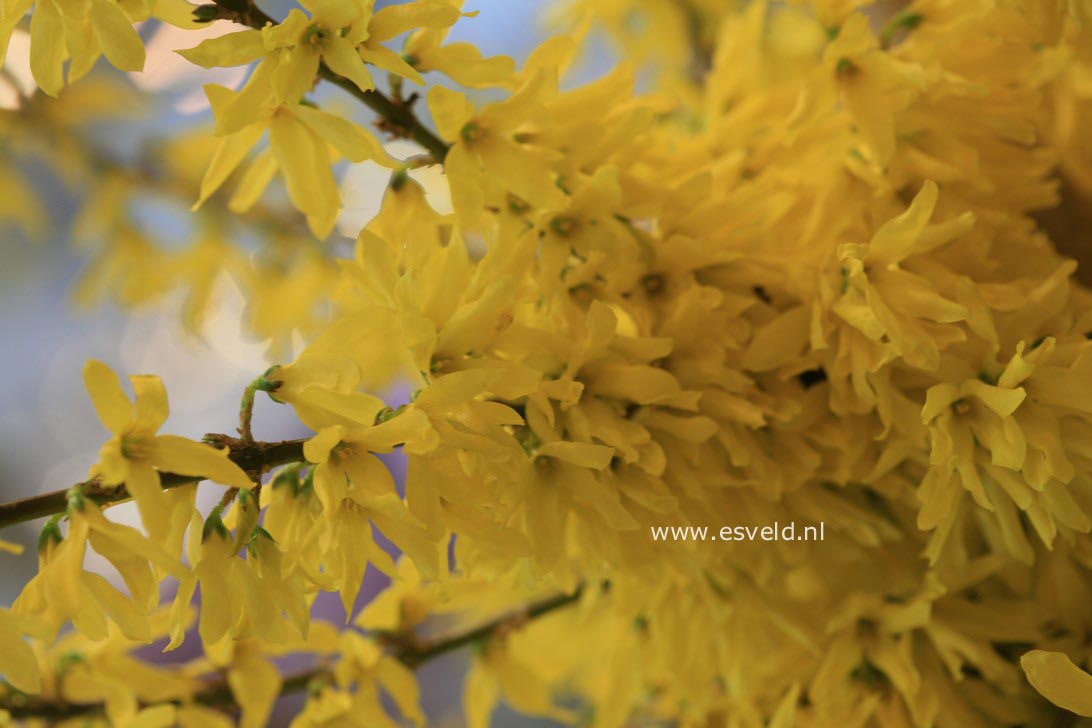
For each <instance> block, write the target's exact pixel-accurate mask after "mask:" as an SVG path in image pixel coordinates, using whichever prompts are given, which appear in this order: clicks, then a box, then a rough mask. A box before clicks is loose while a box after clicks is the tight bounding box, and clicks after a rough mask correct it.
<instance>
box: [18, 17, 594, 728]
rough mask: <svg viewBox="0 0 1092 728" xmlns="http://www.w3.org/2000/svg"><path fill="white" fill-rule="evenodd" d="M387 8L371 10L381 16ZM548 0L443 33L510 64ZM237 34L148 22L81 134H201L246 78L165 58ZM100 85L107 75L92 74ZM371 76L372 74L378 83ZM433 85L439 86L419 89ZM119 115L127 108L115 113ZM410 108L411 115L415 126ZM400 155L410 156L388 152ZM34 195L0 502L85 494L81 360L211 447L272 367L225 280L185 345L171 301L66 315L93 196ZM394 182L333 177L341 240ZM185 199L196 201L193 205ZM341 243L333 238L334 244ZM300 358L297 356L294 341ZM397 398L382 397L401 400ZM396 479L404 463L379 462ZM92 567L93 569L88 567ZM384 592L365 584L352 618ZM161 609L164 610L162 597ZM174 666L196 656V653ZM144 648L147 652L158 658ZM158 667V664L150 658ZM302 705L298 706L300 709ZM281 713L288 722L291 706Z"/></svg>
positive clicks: (162, 221)
mask: <svg viewBox="0 0 1092 728" xmlns="http://www.w3.org/2000/svg"><path fill="white" fill-rule="evenodd" d="M388 4H391V3H390V2H384V1H383V0H379V2H377V7H382V6H384V5H388ZM546 4H547V3H546V2H544V0H477V1H474V0H469V1H468V2H467V3H466V4H465V7H464V10H466V11H475V10H477V11H481V12H480V14H479V15H478V16H477V17H473V18H464V19H463V20H462V21H460V22H459V23H458V24H457V25H456V26H455V28H454V29H453V30H452V33H451V35H450V36H449V40H453V41H454V40H461V41H470V42H472V43H474V44H475V45H477V46H478V47H479V48H480V49H481V50H482V52H483V53H484V54H485V55H496V54H504V55H510V56H512V57H513V58H514V59H515V60H516V62H517V64H518V63H521V62H522V60H523V59H524V58H526V56H527V54H528V52H529V51H530V50H531V49H532V48H534V47H535V45H537V44H538V43H539V42H541V41H542V40H544V39H545V38H546V37H548V36H549V35H550V34H551V32H550V31H551V28H550V27H548V25H547V23H546V22H545V21H544V19H543V17H542V10H543V7H544V6H545V5H546ZM262 5H263V7H264V8H265V9H266V10H267V11H268V12H269V13H270V14H271V15H273V16H274V17H283V16H284V15H285V14H286V12H287V9H288V7H290V5H288V4H286V3H285V4H283V6H281V7H278V4H271V3H262ZM234 29H237V27H233V26H231V25H230V24H228V23H217V24H213V26H212V27H210V29H209V30H208V31H180V30H176V29H174V28H171V27H168V26H164V25H161V24H159V23H156V22H155V21H150V22H148V23H145V24H143V26H142V27H141V28H140V32H141V35H142V37H143V38H144V40H145V44H146V47H147V52H148V55H147V63H146V66H145V71H144V72H143V73H139V74H130V77H129V79H128V81H129V82H130V83H131V84H132V85H133V86H134V87H136V88H138V89H141V90H142V91H144V92H147V93H146V96H147V98H146V99H145V103H146V105H147V107H146V108H145V109H144V110H143V112H142V113H141V114H139V115H134V116H133V117H132V118H127V119H125V120H123V121H116V122H110V123H107V124H99V125H97V126H96V127H95V128H94V129H93V132H92V135H93V138H94V141H95V142H96V144H98V145H101V146H102V148H106V149H109V150H111V152H112V153H113V154H114V155H115V157H116V158H121V159H125V158H131V157H132V156H133V154H134V150H138V149H142V148H146V147H147V146H148V145H149V144H151V145H154V144H155V141H156V139H157V138H162V137H164V136H165V135H167V134H168V133H170V132H171V131H172V130H176V129H179V128H198V127H200V126H201V125H203V124H207V123H208V122H209V120H210V119H211V114H210V113H209V111H208V106H207V103H206V102H205V95H204V93H203V92H202V90H201V85H202V84H203V83H208V82H210V81H211V82H216V83H221V84H224V85H228V86H232V87H235V88H237V87H239V86H240V85H241V84H242V82H243V81H244V80H245V74H246V71H245V69H219V70H213V71H204V70H202V69H198V68H196V67H194V66H191V65H189V64H188V63H186V62H185V61H183V60H182V59H181V58H179V57H178V56H176V55H175V54H174V53H173V50H175V49H179V48H188V47H192V46H194V45H196V44H197V43H198V42H199V40H200V39H201V37H202V34H204V35H205V36H206V37H208V36H212V35H219V34H222V33H224V32H230V31H231V30H234ZM27 47H28V43H27V40H26V36H25V34H22V35H21V34H19V33H18V32H17V33H16V35H15V36H14V37H13V39H12V43H11V49H10V51H9V53H8V58H7V61H6V63H5V66H4V69H3V82H2V83H0V86H2V88H0V106H3V107H4V108H5V109H7V110H8V111H6V112H4V113H9V112H10V113H17V107H18V105H19V104H20V97H19V94H20V92H21V93H24V94H26V93H29V92H30V91H32V90H33V86H32V84H31V83H30V82H29V71H28V61H27ZM608 64H609V59H608V58H607V55H606V52H605V51H593V52H591V53H590V54H589V56H588V57H586V58H584V59H583V60H582V61H581V62H580V64H579V66H578V68H577V69H576V70H575V71H574V73H573V74H572V77H571V78H569V79H568V80H567V83H575V82H577V81H579V80H580V79H581V78H584V79H586V78H588V77H594V76H596V75H598V74H599V73H601V72H602V71H603V70H605V69H606V68H607V66H608ZM96 73H116V72H114V71H113V70H112V69H109V68H108V67H105V64H103V63H100V68H99V69H97V70H96ZM379 76H380V74H376V77H377V81H380V82H381V79H380V78H379ZM427 80H429V81H430V82H433V81H435V80H436V79H433V78H428V79H427ZM315 98H316V99H317V100H318V101H319V102H320V103H323V104H325V103H331V104H335V105H336V106H337V108H338V109H339V111H348V110H350V109H351V111H352V115H353V116H354V117H355V118H356V119H357V120H358V121H360V122H362V123H367V121H368V117H367V115H366V113H367V112H366V110H362V109H361V108H358V107H359V105H355V104H354V102H353V101H352V100H351V99H349V98H348V97H347V96H345V95H344V94H343V93H342V92H340V91H339V90H337V89H329V88H322V87H321V85H320V87H319V89H318V90H317V91H316V94H315ZM118 103H119V104H123V103H126V101H125V100H122V99H119V100H118ZM423 106H424V104H423V103H422V104H420V105H419V106H418V111H419V112H420V111H423V109H422V108H421V107H423ZM391 151H392V152H393V153H394V154H395V156H407V155H408V154H412V153H414V152H415V151H416V150H415V149H414V148H413V147H412V145H408V144H407V143H405V142H395V143H394V145H393V146H392V150H391ZM19 172H20V174H22V175H23V176H24V177H25V178H26V179H27V180H29V181H30V182H31V183H32V184H33V186H34V187H35V188H36V189H37V191H38V194H39V198H40V199H41V201H42V203H43V206H44V208H45V211H46V216H47V217H48V222H49V230H48V233H47V234H46V235H44V236H42V237H41V238H37V239H32V238H31V237H28V236H26V235H24V234H23V233H22V232H20V231H19V230H17V229H15V228H14V227H6V228H4V229H3V230H2V232H0V234H2V235H3V238H2V239H3V243H2V246H0V250H2V264H0V342H3V344H2V351H3V356H2V357H0V463H2V467H0V500H3V501H9V500H14V499H17V498H19V497H22V496H26V495H30V494H34V493H38V492H45V491H51V490H56V489H58V488H64V487H67V486H69V485H71V484H72V483H75V482H78V481H80V480H83V479H85V478H86V476H87V470H88V467H89V466H90V465H91V464H92V463H94V462H95V461H96V459H97V453H98V449H99V447H100V446H101V445H102V443H103V442H104V441H105V439H106V431H105V430H104V429H103V428H102V426H101V425H100V423H99V422H98V420H97V419H96V417H95V414H94V411H93V410H92V408H91V405H90V401H89V400H88V397H87V395H86V393H85V391H84V388H83V383H82V379H81V369H82V367H83V365H84V362H85V361H86V360H87V359H89V358H96V359H101V360H102V361H104V362H106V363H107V364H109V365H110V366H111V367H113V368H114V369H115V370H116V371H117V372H118V373H119V374H121V375H123V377H124V375H127V374H132V373H152V374H157V375H159V376H160V377H161V378H162V379H163V381H164V383H165V385H166V388H167V392H168V395H169V397H170V407H171V417H170V419H169V420H168V423H167V425H166V426H165V427H164V428H163V431H164V432H171V433H176V434H181V435H185V436H188V437H191V438H199V437H200V436H201V435H202V434H204V433H206V432H210V431H212V432H232V431H233V430H234V427H235V424H236V422H237V417H238V405H239V397H240V395H241V393H242V391H243V389H244V387H245V386H246V384H247V383H248V382H249V381H250V380H252V379H253V378H254V377H255V376H257V375H258V374H260V373H261V372H262V371H264V369H265V368H266V367H267V366H268V364H269V362H268V361H267V358H266V354H267V349H268V347H267V342H262V341H255V340H252V339H250V338H248V336H247V335H246V334H245V333H244V332H243V330H242V326H241V318H242V316H243V309H244V301H243V298H242V295H241V293H240V291H239V289H238V288H237V287H236V286H235V284H234V283H233V282H232V280H231V279H230V278H228V277H226V276H225V277H224V278H222V279H221V280H219V281H218V282H217V284H216V287H215V290H214V293H213V297H212V306H211V309H210V313H209V315H208V320H207V323H206V325H205V326H204V328H203V331H202V334H201V335H200V336H197V335H193V334H190V333H187V332H186V331H185V330H184V329H183V327H182V325H181V321H180V315H179V311H180V308H181V306H182V300H181V297H180V296H175V295H171V296H167V297H166V298H164V299H162V300H159V301H157V302H156V303H155V304H153V305H151V306H146V307H141V308H139V309H137V310H135V311H133V310H122V309H120V308H118V307H116V306H115V305H113V304H109V303H107V304H102V305H98V304H95V305H92V306H77V305H76V304H75V302H74V300H73V289H74V287H75V286H76V284H77V282H78V281H79V280H80V278H81V276H82V274H83V272H84V270H85V267H86V265H87V263H88V255H87V252H86V251H84V250H81V249H80V246H79V245H78V244H74V243H73V240H72V238H73V236H72V227H73V223H74V221H75V219H76V217H77V216H78V214H79V210H80V207H81V204H82V202H83V201H84V200H85V199H86V197H87V195H90V194H93V193H94V192H96V190H94V189H83V188H76V189H73V188H72V187H71V186H70V185H68V184H66V183H65V182H64V181H62V179H60V178H59V177H58V175H57V174H56V172H55V171H54V170H52V169H49V168H48V167H47V166H46V165H42V164H36V163H34V162H30V163H28V164H27V165H26V166H25V167H24V168H21V169H20V170H19ZM388 174H389V172H386V171H383V170H380V169H379V168H378V167H376V166H374V165H370V164H369V163H365V164H362V165H354V166H352V167H350V168H347V169H345V170H343V172H342V187H343V197H344V198H345V204H346V209H345V212H344V215H343V219H342V221H341V225H340V227H341V229H343V230H345V231H347V232H348V233H349V235H350V236H355V234H356V231H357V230H359V228H360V227H361V226H362V225H363V224H364V223H366V222H367V221H368V220H369V219H370V218H371V217H372V216H373V215H374V214H375V212H376V211H377V210H378V204H379V200H380V196H381V194H382V191H383V188H384V186H385V184H386V181H387V176H388ZM421 174H422V178H421V180H420V181H421V182H422V184H424V185H426V187H427V188H428V189H429V190H430V193H431V201H432V202H433V204H434V206H436V207H437V208H438V209H439V210H440V211H442V212H447V211H449V209H450V208H449V207H448V209H444V208H445V207H447V206H448V205H449V203H448V201H447V200H446V199H445V198H446V190H445V189H444V187H445V183H444V182H443V180H442V178H440V176H439V172H438V171H432V172H429V171H427V170H426V171H424V172H422V173H421ZM194 196H196V189H195V190H194ZM176 212H177V211H175V212H174V213H172V212H171V211H167V210H163V209H158V208H155V207H150V208H149V209H147V210H143V211H140V214H142V215H143V217H144V223H145V224H147V225H150V226H152V227H153V228H156V229H158V230H159V231H160V232H161V233H164V235H163V237H164V238H167V239H169V238H170V232H171V229H172V226H181V225H184V224H185V223H184V222H183V221H180V220H179V219H178V216H177V214H176ZM339 238H340V239H339ZM326 244H327V245H331V246H335V248H336V247H337V246H341V248H343V249H344V251H350V250H351V239H350V238H348V237H344V236H339V234H338V233H334V235H333V236H331V238H330V240H328V241H327V243H326ZM297 346H298V342H297ZM400 396H401V397H404V396H405V394H404V393H399V392H398V391H397V390H396V391H393V392H391V393H390V397H391V399H392V400H394V401H397V400H398V398H399V397H400ZM293 420H294V418H293V417H292V414H291V412H290V411H289V410H288V408H285V407H281V406H278V405H276V404H274V403H272V402H270V401H269V400H268V399H267V398H264V397H259V399H258V404H257V409H256V412H255V418H254V423H255V427H254V431H255V435H256V436H257V437H258V438H259V439H265V440H279V439H284V438H293V437H301V436H306V435H307V434H308V433H307V432H306V431H305V430H302V429H301V428H300V426H299V425H298V424H293ZM389 462H390V465H391V467H392V469H393V470H394V471H395V472H396V473H397V472H398V471H399V470H400V469H401V463H399V462H398V459H397V456H394V457H392V458H391V459H390V461H389ZM220 492H221V491H220V489H219V488H218V487H216V486H210V485H205V486H202V488H201V489H200V490H199V496H198V498H199V505H200V506H201V507H202V510H207V508H209V507H211V505H213V504H214V503H215V502H216V501H217V500H218V498H219V495H220ZM111 518H113V519H115V520H118V521H121V522H126V523H131V524H137V523H138V518H137V515H136V511H135V508H134V506H133V505H132V504H125V505H121V506H117V507H116V508H115V509H114V510H112V512H111ZM41 525H42V522H41V521H38V522H32V523H27V524H23V525H21V526H16V527H13V528H10V529H7V530H6V531H4V532H3V533H0V538H3V539H5V540H8V541H14V542H17V543H20V544H23V545H24V546H26V547H27V550H26V552H25V553H24V554H23V555H22V556H20V557H14V556H6V555H5V556H3V562H2V566H0V604H4V605H7V604H10V603H11V601H12V600H13V599H14V598H15V597H16V596H17V594H18V592H19V589H20V588H21V585H22V584H24V583H26V581H27V580H28V579H29V578H30V577H31V576H32V575H33V574H34V572H35V570H36V567H37V558H36V554H35V553H34V546H33V545H34V544H35V543H36V540H37V537H38V531H39V529H40V528H41ZM89 567H90V568H92V569H93V568H95V564H94V563H90V564H89ZM381 586H382V582H381V580H380V579H379V578H376V575H375V574H374V573H372V572H371V570H369V576H368V578H367V579H366V583H365V588H364V589H363V590H362V592H361V596H360V599H359V601H358V608H359V605H360V604H361V603H363V602H364V601H366V600H367V599H368V598H369V597H370V596H371V595H372V594H374V593H375V590H376V589H377V588H380V587H381ZM165 596H169V595H165ZM315 613H316V616H322V617H325V618H327V619H332V620H335V621H340V620H343V619H344V618H345V615H344V611H343V609H342V607H341V605H340V603H339V601H338V598H337V595H336V594H328V595H322V596H321V597H320V599H319V601H318V603H317V605H316V610H315ZM189 642H190V644H189V645H188V646H187V647H184V648H183V649H180V650H179V651H178V654H177V655H175V656H172V658H171V659H172V660H173V659H178V658H185V657H192V656H193V649H194V647H195V645H194V643H195V640H191V641H189ZM157 652H158V650H157V649H151V650H150V653H151V654H155V653H157ZM157 659H163V658H157ZM464 663H465V655H459V654H456V655H452V656H450V657H448V658H444V659H442V660H438V661H435V662H433V663H431V664H429V665H428V666H426V667H425V668H423V672H422V675H421V680H422V685H423V686H425V689H424V691H423V693H424V694H423V703H424V706H425V709H426V712H427V713H428V714H429V716H430V724H433V723H434V724H436V725H452V726H455V725H460V724H461V722H462V719H461V717H460V713H459V693H460V690H461V676H462V672H463V664H464ZM297 705H298V701H297ZM282 707H284V708H290V707H296V706H292V705H290V704H286V705H284V706H282ZM292 712H294V710H287V709H286V710H278V720H277V723H278V724H287V722H288V720H289V716H290V715H291V713H292ZM496 724H497V725H501V726H503V725H542V723H536V722H535V721H528V720H526V719H521V718H517V717H515V716H514V715H513V714H510V713H502V714H500V715H498V716H497V723H496Z"/></svg>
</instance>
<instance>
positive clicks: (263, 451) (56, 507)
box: [0, 435, 304, 528]
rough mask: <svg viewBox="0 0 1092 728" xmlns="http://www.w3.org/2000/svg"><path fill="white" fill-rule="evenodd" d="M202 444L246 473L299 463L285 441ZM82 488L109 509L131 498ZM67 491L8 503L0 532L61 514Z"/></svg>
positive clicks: (169, 484)
mask: <svg viewBox="0 0 1092 728" xmlns="http://www.w3.org/2000/svg"><path fill="white" fill-rule="evenodd" d="M205 440H206V442H208V443H209V444H211V445H214V446H216V447H228V448H230V449H231V453H230V454H229V455H228V457H230V458H231V460H232V461H233V462H234V463H235V464H236V465H238V466H239V467H240V468H241V469H242V470H243V471H245V472H247V473H251V472H256V473H264V472H265V471H266V470H268V469H270V468H275V467H277V466H278V465H287V464H288V463H294V462H298V461H300V460H302V459H303V443H304V441H303V440H285V441H283V442H252V443H249V444H247V443H244V442H243V441H242V440H239V439H237V438H234V437H229V436H227V435H206V436H205ZM201 480H204V478H201V477H194V476H190V475H179V474H177V473H160V474H159V482H160V485H162V486H163V488H177V487H178V486H180V485H186V484H188V483H196V482H198V481H201ZM80 485H83V486H84V497H86V498H90V499H91V500H92V501H94V502H95V503H98V504H99V505H107V506H108V505H113V504H115V503H119V502H121V501H124V500H128V499H129V498H131V497H132V496H130V495H129V491H128V490H127V489H126V488H125V486H124V485H120V486H117V487H114V488H109V487H104V486H103V485H102V484H100V483H99V482H97V481H96V480H89V481H87V482H86V483H81V484H80ZM67 493H68V490H67V489H65V490H55V491H53V492H52V493H42V494H41V495H35V496H31V497H29V498H23V499H21V500H17V501H12V502H10V503H3V504H0V528H7V527H8V526H14V525H15V524H17V523H23V522H25V521H33V520H34V519H36V518H44V517H46V516H51V515H53V514H55V513H61V512H63V511H64V510H65V506H66V505H67V500H66V498H67Z"/></svg>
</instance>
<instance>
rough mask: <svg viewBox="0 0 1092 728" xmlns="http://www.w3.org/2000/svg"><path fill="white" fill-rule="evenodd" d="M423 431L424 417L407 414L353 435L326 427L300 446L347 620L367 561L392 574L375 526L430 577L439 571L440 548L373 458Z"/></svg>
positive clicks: (334, 427)
mask: <svg viewBox="0 0 1092 728" xmlns="http://www.w3.org/2000/svg"><path fill="white" fill-rule="evenodd" d="M427 427H428V424H427V419H425V418H424V416H423V415H422V414H420V413H407V414H404V415H399V416H395V417H392V418H391V419H389V420H387V421H386V422H384V423H382V424H379V425H376V426H375V427H370V428H362V429H359V430H355V431H352V432H348V431H346V429H345V428H344V427H342V426H340V425H334V426H332V427H327V428H324V429H322V430H320V431H319V433H318V434H317V435H315V437H313V438H311V439H310V440H308V441H307V443H306V444H305V445H304V455H305V457H306V458H307V460H308V461H309V462H312V463H315V465H316V467H315V469H314V476H313V477H314V488H315V494H316V496H317V497H318V500H319V502H320V503H321V504H322V509H323V522H324V524H325V527H326V531H327V536H326V542H327V544H328V545H327V550H328V551H329V552H330V554H331V555H332V557H333V558H332V559H331V560H330V562H329V563H328V565H329V566H330V567H331V568H333V569H335V573H336V574H337V575H338V582H339V584H340V592H341V601H342V605H343V606H344V607H345V612H346V614H347V615H349V616H351V615H352V612H353V603H354V601H355V600H356V595H357V592H358V591H359V590H360V585H361V582H362V580H363V577H364V570H365V568H366V567H367V565H368V564H369V563H372V564H374V565H375V566H376V567H377V568H379V569H380V570H381V571H383V572H385V573H387V574H391V575H393V573H394V563H393V562H392V561H391V559H390V557H389V556H387V554H386V553H385V552H384V551H383V550H382V549H381V548H380V547H379V546H378V545H377V544H376V543H375V541H374V539H373V537H372V524H373V523H374V524H375V526H376V527H377V528H379V530H380V531H381V532H382V533H383V535H385V536H386V537H387V538H389V539H390V540H391V541H392V542H393V543H394V544H395V545H396V546H398V547H399V548H400V549H401V550H402V551H403V553H405V554H406V555H408V556H409V557H410V558H412V559H413V560H414V563H415V564H416V565H417V567H418V569H420V570H421V572H422V573H424V574H428V575H430V576H433V577H434V576H435V575H437V574H438V572H439V569H440V565H439V546H438V545H437V544H436V543H433V542H432V541H431V540H430V538H429V535H428V533H427V532H426V530H425V527H424V526H423V525H421V524H420V523H419V522H418V521H417V520H416V519H415V518H414V517H413V516H411V515H410V513H409V511H408V510H407V509H406V506H405V504H404V503H403V501H402V499H401V497H399V495H398V491H397V490H396V489H395V487H394V480H393V479H392V477H391V474H390V471H388V470H387V468H386V466H385V465H383V463H382V462H381V461H380V460H379V459H378V458H377V457H375V455H373V454H372V453H373V452H390V451H391V450H392V449H393V448H394V447H395V446H396V445H399V444H401V443H404V442H406V441H407V440H409V439H412V438H413V437H415V436H417V435H418V434H419V433H421V432H422V431H427Z"/></svg>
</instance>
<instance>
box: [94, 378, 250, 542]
mask: <svg viewBox="0 0 1092 728" xmlns="http://www.w3.org/2000/svg"><path fill="white" fill-rule="evenodd" d="M83 380H84V384H85V385H86V387H87V391H88V393H89V394H90V395H91V402H92V404H94V406H95V411H96V413H97V414H98V416H99V420H100V421H101V422H102V424H103V425H104V426H105V427H106V429H108V430H110V432H111V433H113V437H111V438H110V440H108V441H107V442H106V444H105V445H103V446H102V450H101V451H100V453H99V462H98V463H97V464H96V465H95V466H94V467H92V468H91V477H93V478H98V479H99V480H100V481H101V482H102V484H103V485H105V486H114V485H121V484H125V487H126V488H127V489H128V491H129V493H130V494H131V495H132V496H133V498H134V499H135V500H136V502H137V507H138V508H139V509H140V516H141V520H142V521H143V523H144V528H145V529H146V530H147V531H148V533H149V535H150V536H151V537H152V538H153V539H154V540H160V541H162V540H163V539H165V538H166V536H167V534H168V531H169V523H168V515H169V513H170V508H169V506H168V501H167V499H166V497H165V496H164V494H163V491H162V489H161V487H160V483H159V474H160V473H161V472H169V473H177V474H179V475H192V476H194V477H195V478H196V479H202V478H205V479H208V480H214V481H216V482H218V483H222V484H224V485H228V486H231V487H232V488H242V489H247V488H250V487H251V485H253V484H252V483H251V481H250V478H248V477H247V475H246V473H244V472H243V471H242V470H241V469H240V468H239V466H238V465H236V464H235V463H233V462H232V461H231V460H230V459H229V458H228V451H227V450H226V449H225V450H223V451H217V450H216V449H214V448H211V447H209V446H208V445H204V444H202V443H199V442H193V441H192V440H187V439H186V438H184V437H178V436H177V435H159V434H157V431H158V430H159V428H160V426H161V425H162V424H163V423H164V422H166V420H167V414H168V407H167V392H166V390H165V389H164V388H163V382H162V381H161V380H160V379H159V377H156V376H151V375H134V376H132V377H131V378H130V381H131V382H132V385H133V391H134V393H135V395H136V398H135V400H133V401H130V400H129V398H128V397H127V396H126V395H125V392H123V391H122V389H121V383H120V382H119V381H118V378H117V375H116V374H114V372H112V371H111V370H110V368H109V367H107V366H106V365H105V364H103V363H102V362H99V361H94V360H91V361H88V362H87V364H86V365H85V366H84V370H83Z"/></svg>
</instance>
